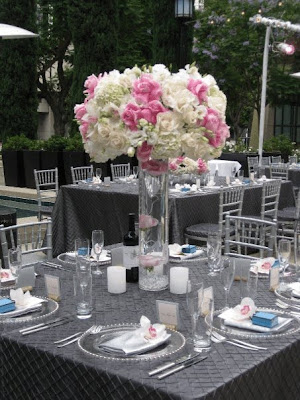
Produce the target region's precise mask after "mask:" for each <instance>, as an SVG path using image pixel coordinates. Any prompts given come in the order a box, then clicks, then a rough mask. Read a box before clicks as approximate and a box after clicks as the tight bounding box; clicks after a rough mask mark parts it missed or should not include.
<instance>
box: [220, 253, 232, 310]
mask: <svg viewBox="0 0 300 400" xmlns="http://www.w3.org/2000/svg"><path fill="white" fill-rule="evenodd" d="M234 275H235V261H234V260H233V259H231V258H225V259H224V262H223V270H222V272H221V279H222V283H223V288H224V291H225V308H226V309H227V308H229V307H228V296H229V291H230V288H231V285H232V282H233V278H234Z"/></svg>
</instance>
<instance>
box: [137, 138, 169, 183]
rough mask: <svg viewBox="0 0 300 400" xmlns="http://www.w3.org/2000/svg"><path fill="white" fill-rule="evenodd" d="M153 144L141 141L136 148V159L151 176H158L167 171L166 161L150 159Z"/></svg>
mask: <svg viewBox="0 0 300 400" xmlns="http://www.w3.org/2000/svg"><path fill="white" fill-rule="evenodd" d="M152 149H153V146H151V145H149V144H148V143H147V142H143V143H142V145H141V146H140V147H138V148H137V153H136V155H137V159H138V160H139V161H140V162H141V168H142V169H144V170H147V171H148V172H149V174H151V175H153V176H159V175H162V174H165V173H167V172H168V163H167V162H165V161H163V160H151V158H150V157H151V152H152Z"/></svg>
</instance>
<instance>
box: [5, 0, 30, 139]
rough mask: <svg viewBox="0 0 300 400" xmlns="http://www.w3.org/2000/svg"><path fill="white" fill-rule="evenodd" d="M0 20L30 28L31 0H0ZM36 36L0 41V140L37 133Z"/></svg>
mask: <svg viewBox="0 0 300 400" xmlns="http://www.w3.org/2000/svg"><path fill="white" fill-rule="evenodd" d="M0 21H1V23H5V24H9V25H15V26H19V27H21V28H24V29H28V30H30V31H32V32H36V31H37V27H36V1H35V0H1V2H0ZM36 64H37V39H35V38H32V39H12V40H2V41H1V42H0V77H1V79H0V124H1V133H0V135H1V136H2V141H5V140H6V138H8V137H10V136H13V135H19V134H21V133H23V134H25V136H27V137H30V138H35V137H36V133H37V121H38V119H37V117H38V113H37V107H38V98H37V87H36Z"/></svg>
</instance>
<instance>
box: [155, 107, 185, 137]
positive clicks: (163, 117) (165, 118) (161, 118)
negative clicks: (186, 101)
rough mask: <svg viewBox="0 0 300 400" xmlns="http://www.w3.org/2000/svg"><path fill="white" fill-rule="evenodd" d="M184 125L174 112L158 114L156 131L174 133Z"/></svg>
mask: <svg viewBox="0 0 300 400" xmlns="http://www.w3.org/2000/svg"><path fill="white" fill-rule="evenodd" d="M182 125H183V121H182V119H181V117H180V116H179V115H178V114H175V113H174V112H172V111H167V112H164V113H159V114H157V122H156V131H157V132H158V134H159V132H164V131H166V132H173V131H177V130H179V129H180V128H181V127H182Z"/></svg>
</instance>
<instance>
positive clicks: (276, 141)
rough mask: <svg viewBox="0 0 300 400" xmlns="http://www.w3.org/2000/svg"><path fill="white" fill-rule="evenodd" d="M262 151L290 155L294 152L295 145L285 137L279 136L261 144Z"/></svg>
mask: <svg viewBox="0 0 300 400" xmlns="http://www.w3.org/2000/svg"><path fill="white" fill-rule="evenodd" d="M263 149H264V151H267V152H272V151H280V152H281V153H283V154H287V155H291V154H292V153H293V152H294V150H295V143H294V142H292V141H291V140H290V139H289V138H288V137H287V136H285V135H279V136H274V137H272V138H270V139H267V140H265V142H264V144H263Z"/></svg>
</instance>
